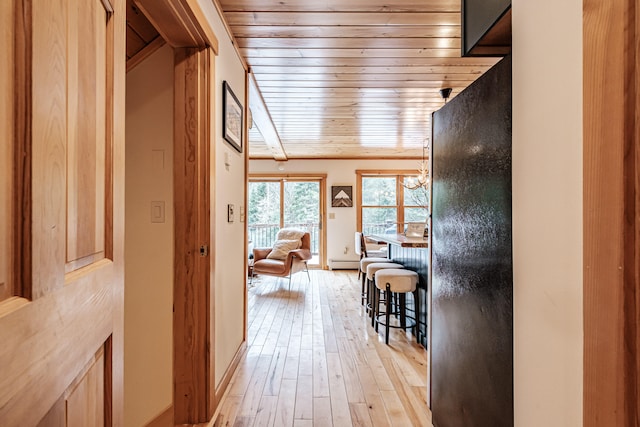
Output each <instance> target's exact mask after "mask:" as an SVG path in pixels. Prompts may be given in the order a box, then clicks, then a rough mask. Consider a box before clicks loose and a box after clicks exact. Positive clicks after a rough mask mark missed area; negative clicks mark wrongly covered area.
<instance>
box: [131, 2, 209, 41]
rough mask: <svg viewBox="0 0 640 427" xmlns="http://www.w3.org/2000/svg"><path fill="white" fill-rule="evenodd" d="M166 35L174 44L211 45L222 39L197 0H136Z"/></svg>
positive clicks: (166, 39)
mask: <svg viewBox="0 0 640 427" xmlns="http://www.w3.org/2000/svg"><path fill="white" fill-rule="evenodd" d="M135 4H136V5H137V6H138V7H139V8H140V10H142V12H143V13H144V15H145V16H146V17H147V18H148V19H149V21H150V22H151V23H152V24H153V26H154V27H155V28H156V30H158V32H159V33H160V35H161V36H162V38H163V39H164V40H165V41H166V42H167V43H169V44H170V45H171V46H172V47H174V48H180V47H199V48H204V47H207V46H209V47H211V48H212V49H213V51H214V52H215V53H216V54H217V53H218V39H217V38H216V36H215V33H214V31H213V28H212V27H211V25H210V24H209V21H208V20H207V19H206V18H205V16H204V13H203V11H202V9H201V8H200V5H199V4H198V2H197V0H135Z"/></svg>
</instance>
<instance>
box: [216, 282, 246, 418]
mask: <svg viewBox="0 0 640 427" xmlns="http://www.w3.org/2000/svg"><path fill="white" fill-rule="evenodd" d="M245 282H246V280H245ZM246 352H247V342H246V340H245V341H243V342H242V343H241V344H240V347H238V351H236V354H235V356H233V359H232V360H231V363H230V364H229V367H227V370H226V371H225V372H224V375H223V376H222V380H220V384H219V385H218V387H216V393H215V395H216V401H218V402H220V401H221V400H222V397H223V396H224V395H225V394H226V393H227V391H228V386H229V383H230V382H231V379H232V378H233V374H235V372H236V368H237V367H238V365H239V364H240V361H242V358H243V357H244V355H245V353H246ZM219 410H220V408H216V412H215V413H214V415H213V418H212V421H215V419H216V417H217V416H218V412H219Z"/></svg>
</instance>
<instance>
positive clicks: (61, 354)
mask: <svg viewBox="0 0 640 427" xmlns="http://www.w3.org/2000/svg"><path fill="white" fill-rule="evenodd" d="M124 3H125V2H124V0H3V1H2V6H0V12H1V18H0V19H1V22H0V24H2V31H1V32H0V51H2V52H3V56H4V57H5V60H4V61H3V62H4V63H5V64H11V65H10V66H6V65H2V68H0V88H1V89H2V91H1V92H0V93H1V95H0V99H1V104H0V123H2V127H3V128H4V129H3V131H2V136H3V137H4V138H3V141H2V142H1V144H2V150H0V164H2V166H3V167H2V169H1V171H2V172H1V173H0V198H2V199H3V200H2V202H3V209H2V210H0V245H2V246H1V247H2V250H1V251H0V276H2V277H0V284H2V285H0V287H1V288H2V292H0V425H2V426H7V427H8V426H34V425H43V426H102V425H105V426H106V425H121V424H122V420H121V414H122V393H121V390H122V368H123V367H122V350H123V349H122V339H123V336H122V335H123V312H122V308H123V285H124V284H123V245H122V242H123V231H124V223H123V218H124V206H123V203H124V197H123V196H124V192H123V191H124V190H123V189H124V187H123V177H124V174H123V162H124V160H123V159H124V157H123V152H124V126H123V125H124V116H123V107H124V60H125V52H124V11H125V9H124ZM12 57H13V61H12V60H11V58H12ZM7 129H9V130H7ZM8 165H10V166H11V168H9V169H7V166H8ZM5 202H6V204H5ZM7 204H8V205H9V206H10V208H6V209H5V208H4V207H5V206H7ZM6 248H10V250H6Z"/></svg>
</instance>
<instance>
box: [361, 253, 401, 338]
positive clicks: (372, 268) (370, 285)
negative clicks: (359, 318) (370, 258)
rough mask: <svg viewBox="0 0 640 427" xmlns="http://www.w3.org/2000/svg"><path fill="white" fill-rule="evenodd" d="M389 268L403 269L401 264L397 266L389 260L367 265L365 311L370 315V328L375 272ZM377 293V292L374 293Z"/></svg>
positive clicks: (372, 321)
mask: <svg viewBox="0 0 640 427" xmlns="http://www.w3.org/2000/svg"><path fill="white" fill-rule="evenodd" d="M389 268H393V269H402V268H404V267H403V265H402V264H398V263H395V262H389V260H386V262H373V263H370V264H368V265H367V270H366V271H367V309H368V310H370V313H371V326H374V324H375V323H374V319H375V318H374V316H373V304H372V299H371V298H372V296H375V295H374V290H375V285H374V282H375V275H376V272H377V271H379V270H384V269H389ZM375 293H377V292H375Z"/></svg>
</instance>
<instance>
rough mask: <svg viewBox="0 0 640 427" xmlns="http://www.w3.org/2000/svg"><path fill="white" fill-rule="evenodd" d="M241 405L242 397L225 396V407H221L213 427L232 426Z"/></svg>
mask: <svg viewBox="0 0 640 427" xmlns="http://www.w3.org/2000/svg"><path fill="white" fill-rule="evenodd" d="M241 403H242V396H227V397H226V400H225V405H223V406H222V409H221V410H220V413H219V414H218V417H217V418H216V421H215V423H214V424H213V427H231V426H233V424H234V422H235V420H236V416H237V415H238V409H239V408H240V404H241Z"/></svg>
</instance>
